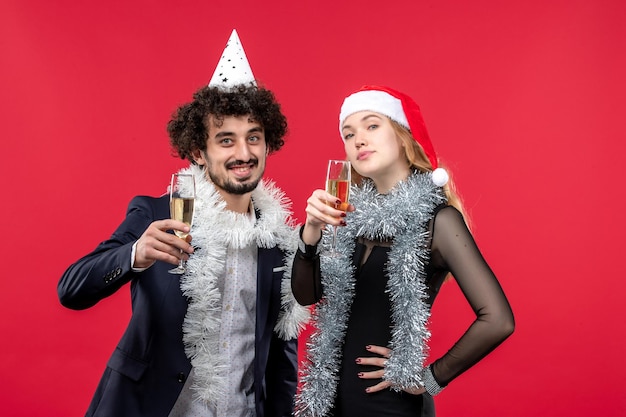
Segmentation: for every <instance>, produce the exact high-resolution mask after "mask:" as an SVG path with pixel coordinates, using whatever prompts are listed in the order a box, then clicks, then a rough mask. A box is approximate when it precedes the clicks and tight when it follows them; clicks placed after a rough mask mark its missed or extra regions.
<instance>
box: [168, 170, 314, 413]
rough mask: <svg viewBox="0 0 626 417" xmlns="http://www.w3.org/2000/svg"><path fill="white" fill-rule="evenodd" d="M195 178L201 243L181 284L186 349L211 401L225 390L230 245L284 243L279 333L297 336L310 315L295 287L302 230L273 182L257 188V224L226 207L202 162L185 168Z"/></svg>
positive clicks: (199, 392)
mask: <svg viewBox="0 0 626 417" xmlns="http://www.w3.org/2000/svg"><path fill="white" fill-rule="evenodd" d="M181 173H185V174H192V175H194V177H195V179H196V201H195V212H194V220H193V226H192V228H191V235H192V236H193V244H194V246H196V247H197V249H196V251H195V253H194V254H193V256H191V257H190V258H189V261H187V271H186V272H185V274H184V275H182V276H181V278H180V288H181V290H182V292H183V294H184V295H185V296H186V297H187V298H188V299H189V305H188V308H187V314H186V315H185V319H184V322H183V342H184V344H185V354H186V355H187V357H188V358H189V360H190V361H191V365H192V366H193V369H194V379H193V383H192V386H191V388H192V390H193V391H194V398H195V399H198V400H201V401H203V402H204V403H206V404H210V403H211V402H214V401H215V399H216V398H219V396H221V395H223V391H224V389H223V385H224V383H225V382H224V380H225V379H224V372H227V367H226V365H225V360H224V358H222V357H221V356H220V354H219V349H218V346H217V344H218V341H219V331H220V325H221V311H222V308H221V303H222V295H221V293H220V291H219V289H218V286H217V281H218V277H219V275H220V274H223V273H224V268H225V258H226V250H227V248H228V247H231V248H237V249H239V248H243V247H245V246H247V245H249V244H255V245H256V246H257V247H259V248H272V247H275V246H277V247H279V248H280V249H281V250H282V251H283V253H284V266H283V271H284V272H283V280H282V283H281V310H280V313H279V316H278V320H277V322H276V325H275V327H274V332H275V333H276V334H277V335H278V336H279V337H280V338H281V339H283V340H289V339H292V338H295V337H297V336H298V334H299V332H300V330H301V329H302V328H303V327H304V325H305V323H306V322H307V321H308V319H309V311H308V309H307V308H306V307H302V306H300V305H299V304H298V303H297V301H296V299H295V297H294V296H293V293H292V292H291V265H292V263H293V257H294V255H295V251H296V248H297V246H298V243H297V242H298V233H297V230H296V229H295V227H294V225H293V224H292V220H291V212H290V210H289V201H288V200H287V199H286V198H285V196H284V194H283V193H282V191H281V190H280V189H278V188H277V187H275V186H274V184H273V183H271V182H266V181H261V182H260V183H259V185H258V186H257V188H256V189H255V190H254V191H253V192H252V201H253V204H254V207H255V209H256V210H258V211H259V212H260V217H259V218H258V219H257V220H256V222H255V223H254V225H250V223H248V222H242V221H241V217H242V216H243V215H241V214H238V213H234V212H232V211H229V210H227V209H226V202H225V201H224V200H223V199H222V197H221V196H220V194H219V192H218V191H217V189H216V188H215V186H214V185H213V183H211V182H210V181H208V180H207V179H206V175H205V173H204V171H203V170H202V168H201V167H199V166H196V165H192V166H190V167H188V168H184V169H182V170H181Z"/></svg>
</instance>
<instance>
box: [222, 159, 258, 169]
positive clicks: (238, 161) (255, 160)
mask: <svg viewBox="0 0 626 417" xmlns="http://www.w3.org/2000/svg"><path fill="white" fill-rule="evenodd" d="M248 164H252V165H254V166H257V165H259V159H258V158H250V159H249V160H247V161H242V160H240V159H237V160H235V161H231V162H228V163H227V164H226V168H232V167H234V166H237V165H248Z"/></svg>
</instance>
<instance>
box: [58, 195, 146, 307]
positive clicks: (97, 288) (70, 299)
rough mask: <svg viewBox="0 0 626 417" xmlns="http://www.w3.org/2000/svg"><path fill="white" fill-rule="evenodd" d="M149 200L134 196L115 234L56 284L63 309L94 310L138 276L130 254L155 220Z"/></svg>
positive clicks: (74, 265)
mask: <svg viewBox="0 0 626 417" xmlns="http://www.w3.org/2000/svg"><path fill="white" fill-rule="evenodd" d="M150 200H152V199H151V198H149V197H135V198H134V199H133V200H132V201H131V202H130V204H129V206H128V210H127V213H126V219H125V220H124V222H123V223H122V224H121V225H120V226H119V227H118V228H117V230H116V231H115V232H114V233H113V235H112V236H111V237H110V238H109V239H108V240H105V241H104V242H102V243H100V244H99V245H98V246H97V247H96V249H95V250H94V251H93V252H91V253H90V254H88V255H86V256H84V257H82V258H81V259H79V260H78V261H77V262H75V263H74V264H72V265H70V267H69V268H68V269H67V270H66V271H65V273H64V274H63V276H62V277H61V279H60V280H59V283H58V285H57V293H58V296H59V300H60V302H61V304H62V305H63V306H65V307H68V308H71V309H75V310H80V309H85V308H88V307H91V306H93V305H94V304H96V303H97V302H98V301H100V300H102V299H103V298H105V297H108V296H110V295H111V294H113V293H115V292H116V291H117V290H118V289H120V288H121V287H122V286H123V285H124V284H125V283H127V282H129V281H130V280H131V279H132V278H133V277H134V276H135V275H136V274H135V273H134V272H133V271H132V269H131V266H130V253H131V249H132V245H133V244H134V243H135V242H136V241H137V239H139V237H140V236H141V235H142V234H143V232H144V231H145V230H146V229H147V228H148V226H149V225H150V223H152V221H153V210H152V205H151V204H150V203H149V201H150Z"/></svg>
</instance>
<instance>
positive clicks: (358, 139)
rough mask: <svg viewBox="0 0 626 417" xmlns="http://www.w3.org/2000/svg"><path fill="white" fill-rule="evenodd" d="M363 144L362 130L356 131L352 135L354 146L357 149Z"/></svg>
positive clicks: (363, 135)
mask: <svg viewBox="0 0 626 417" xmlns="http://www.w3.org/2000/svg"><path fill="white" fill-rule="evenodd" d="M363 145H365V134H364V133H362V132H357V133H356V134H355V135H354V146H356V148H357V149H359V148H360V147H361V146H363Z"/></svg>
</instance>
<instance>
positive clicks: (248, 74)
mask: <svg viewBox="0 0 626 417" xmlns="http://www.w3.org/2000/svg"><path fill="white" fill-rule="evenodd" d="M242 84H243V85H246V86H252V85H256V81H255V79H254V74H253V73H252V68H250V63H249V62H248V58H247V57H246V53H245V51H244V50H243V45H242V43H241V40H240V39H239V35H238V34H237V30H235V29H233V31H232V33H231V34H230V38H229V39H228V42H226V47H225V48H224V52H223V53H222V56H221V57H220V60H219V62H218V63H217V66H216V67H215V71H214V72H213V76H212V77H211V81H209V87H218V88H221V89H224V90H229V89H232V88H234V87H235V86H238V85H242Z"/></svg>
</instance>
